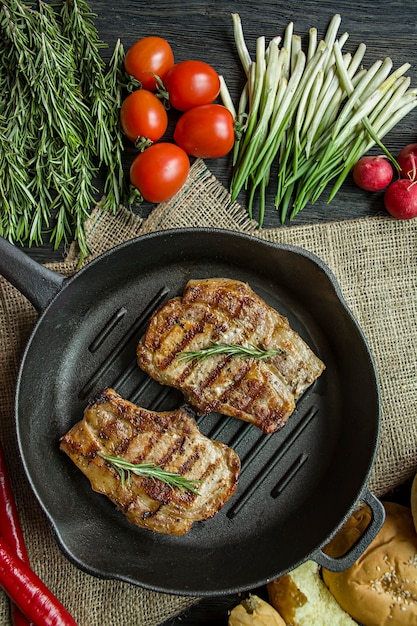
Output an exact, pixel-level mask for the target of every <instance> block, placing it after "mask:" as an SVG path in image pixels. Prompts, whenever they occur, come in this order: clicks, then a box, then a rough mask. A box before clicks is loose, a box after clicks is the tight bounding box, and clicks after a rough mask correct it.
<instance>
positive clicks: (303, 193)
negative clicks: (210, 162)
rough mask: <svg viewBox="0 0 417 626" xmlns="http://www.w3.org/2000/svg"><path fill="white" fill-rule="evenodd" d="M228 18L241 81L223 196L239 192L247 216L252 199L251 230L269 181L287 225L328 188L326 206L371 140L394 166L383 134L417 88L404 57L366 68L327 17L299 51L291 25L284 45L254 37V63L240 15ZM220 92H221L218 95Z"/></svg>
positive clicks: (413, 101) (361, 49)
mask: <svg viewBox="0 0 417 626" xmlns="http://www.w3.org/2000/svg"><path fill="white" fill-rule="evenodd" d="M232 19H233V30H234V38H235V43H236V48H237V52H238V55H239V58H240V61H241V63H242V67H243V69H244V72H245V75H246V85H245V88H244V90H243V92H242V96H241V98H240V102H239V106H238V111H237V113H236V121H237V126H238V128H239V136H238V138H237V140H236V142H235V152H234V158H233V175H232V182H231V187H230V192H231V197H232V200H236V198H237V196H238V195H239V193H240V192H241V191H242V190H247V192H248V212H249V215H250V216H251V217H252V215H253V207H254V204H255V199H256V198H258V203H259V220H258V221H259V226H262V223H263V219H264V213H265V203H266V191H267V188H268V186H269V184H270V183H271V182H273V181H275V185H276V192H275V206H276V209H277V210H278V211H279V212H280V218H281V222H285V220H286V218H287V216H288V215H289V217H290V220H292V219H294V217H295V216H296V215H297V213H298V212H299V211H301V210H302V209H303V208H304V207H305V206H306V205H307V204H308V203H309V202H311V203H314V202H316V201H317V200H318V198H319V197H320V196H321V194H322V193H323V192H324V191H325V189H326V188H327V186H328V185H329V184H332V185H333V186H332V187H331V190H330V194H329V198H328V202H330V201H331V200H332V199H333V198H334V196H335V194H336V193H337V191H338V190H339V189H340V186H341V185H342V184H343V181H344V180H345V179H346V176H347V175H348V173H349V172H350V171H351V169H352V167H353V166H354V164H355V163H356V162H357V161H358V160H359V158H360V157H361V156H362V155H363V154H365V153H366V152H367V151H368V150H370V149H371V148H372V147H373V146H375V145H378V146H379V148H380V149H381V150H382V151H383V152H384V153H385V154H386V155H387V156H388V158H389V159H390V160H391V162H392V163H393V165H394V166H395V167H398V164H397V163H396V161H395V159H394V158H393V157H392V155H391V154H390V152H389V150H388V149H387V148H386V147H385V145H384V144H383V143H382V139H383V138H384V137H385V135H386V134H387V133H388V132H389V131H390V130H391V129H392V128H393V127H394V126H395V125H396V124H397V123H398V122H399V121H400V120H401V119H403V118H404V117H405V116H406V115H407V114H408V113H409V112H410V111H411V110H412V109H413V108H414V107H416V106H417V91H416V89H412V88H410V79H409V78H406V77H405V76H404V74H405V73H406V72H407V71H408V69H409V68H410V65H409V64H408V63H405V64H404V65H402V66H401V67H400V68H398V69H397V70H395V71H392V66H393V63H392V61H391V59H389V58H387V59H385V60H384V61H377V62H376V63H374V64H373V65H372V66H371V67H370V68H368V69H364V68H363V65H362V61H363V57H364V55H365V52H366V46H365V44H360V45H359V46H358V48H357V49H356V51H355V53H354V54H353V55H352V54H350V53H348V52H346V53H343V47H344V45H345V43H346V41H347V40H348V34H347V33H343V34H342V35H341V36H340V37H338V30H339V27H340V24H341V18H340V15H335V16H334V17H333V18H332V20H331V21H330V24H329V26H328V29H327V31H326V33H325V37H324V39H323V40H322V41H318V38H317V30H316V29H315V28H311V29H310V31H309V40H308V46H307V52H306V53H305V52H304V51H303V50H302V46H301V39H300V37H299V36H297V35H295V34H294V32H293V24H292V23H290V24H288V26H287V28H286V30H285V33H284V38H283V40H282V42H281V40H280V39H279V38H275V39H274V40H272V41H271V42H270V43H269V45H268V46H266V44H265V38H264V37H259V38H258V40H257V44H256V57H255V60H254V61H252V59H251V56H250V54H249V51H248V48H247V46H246V43H245V38H244V33H243V27H242V23H241V20H240V17H239V15H238V14H233V15H232ZM226 93H227V90H226V89H225V88H224V89H222V91H221V95H222V97H223V94H226ZM227 102H228V101H227V100H224V104H225V105H226V106H228V104H227ZM231 110H232V109H231ZM274 166H275V169H276V170H277V173H276V175H272V172H273V170H274Z"/></svg>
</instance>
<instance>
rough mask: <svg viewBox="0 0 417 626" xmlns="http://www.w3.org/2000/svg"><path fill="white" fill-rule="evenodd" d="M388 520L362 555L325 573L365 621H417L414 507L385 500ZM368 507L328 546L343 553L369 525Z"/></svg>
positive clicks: (381, 625) (403, 624)
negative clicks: (340, 567) (343, 567)
mask: <svg viewBox="0 0 417 626" xmlns="http://www.w3.org/2000/svg"><path fill="white" fill-rule="evenodd" d="M383 504H384V507H385V511H386V520H385V522H384V524H383V526H382V528H381V530H380V531H379V532H378V534H377V536H376V537H375V539H374V540H373V541H372V542H371V544H370V545H369V546H368V548H367V549H366V550H365V552H364V553H363V554H362V556H360V557H359V559H358V560H357V561H356V563H354V564H353V565H352V566H351V567H350V568H349V569H347V570H345V571H343V572H330V571H328V570H326V569H324V568H323V570H322V575H323V578H324V581H325V583H326V584H327V586H328V588H329V589H330V591H331V593H332V594H333V595H334V597H335V598H336V599H337V601H338V602H339V604H340V605H341V606H342V607H343V608H344V609H345V611H347V612H348V613H349V614H350V615H351V616H352V617H353V618H354V619H355V620H357V621H358V622H360V623H361V624H363V625H364V626H394V625H395V626H411V625H414V626H416V625H417V533H416V531H415V528H414V523H413V518H412V515H411V509H410V508H409V507H406V506H403V505H401V504H394V503H391V502H384V503H383ZM370 518H371V513H370V510H369V509H368V507H363V508H361V509H360V510H358V511H357V512H355V513H354V514H353V515H352V516H351V517H350V518H349V520H348V521H347V522H346V524H345V525H344V526H343V528H342V529H341V530H340V531H339V532H338V533H337V535H336V536H335V537H334V538H333V540H332V541H331V542H330V544H329V546H328V547H326V550H325V551H326V552H327V553H328V554H330V555H331V556H333V557H336V556H341V555H342V554H344V553H345V552H346V551H347V550H348V549H349V548H350V547H351V546H352V545H353V543H354V542H355V540H356V539H357V538H358V537H359V536H360V535H361V534H362V531H363V529H364V528H366V526H367V524H368V523H369V520H370Z"/></svg>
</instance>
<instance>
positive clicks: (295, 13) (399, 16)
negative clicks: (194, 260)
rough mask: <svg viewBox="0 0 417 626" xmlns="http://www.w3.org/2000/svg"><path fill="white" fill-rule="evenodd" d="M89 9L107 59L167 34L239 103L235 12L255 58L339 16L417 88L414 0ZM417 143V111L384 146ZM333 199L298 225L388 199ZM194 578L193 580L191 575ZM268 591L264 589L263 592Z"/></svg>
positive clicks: (215, 607) (206, 1) (196, 612)
mask: <svg viewBox="0 0 417 626" xmlns="http://www.w3.org/2000/svg"><path fill="white" fill-rule="evenodd" d="M89 4H90V7H91V8H92V10H93V11H94V12H95V13H96V14H97V18H96V25H97V28H98V30H99V33H100V36H101V38H102V39H103V41H104V42H105V43H106V44H108V46H109V47H108V49H107V50H106V49H104V50H103V56H104V57H105V58H106V59H108V58H109V57H110V54H111V51H112V49H113V47H114V44H115V42H116V39H117V38H120V39H121V41H122V43H123V45H124V47H125V49H126V50H127V49H128V48H129V47H130V45H131V44H133V43H134V42H135V41H136V40H137V39H139V38H141V37H144V36H146V35H160V36H162V37H165V38H166V39H168V40H169V42H170V43H171V46H172V48H173V51H174V54H175V58H176V60H177V61H180V60H184V59H188V58H196V59H201V60H204V61H207V62H209V63H210V64H212V65H213V66H214V67H215V68H216V69H217V71H218V72H219V73H220V74H222V75H223V76H224V78H225V79H226V82H227V84H228V87H229V89H230V91H231V94H232V96H233V98H234V101H235V102H236V103H237V98H238V96H239V94H240V91H241V89H242V87H243V84H244V75H243V70H242V68H241V65H240V62H239V59H238V57H237V53H236V49H235V44H234V40H233V29H232V19H231V14H232V13H234V12H237V13H239V14H240V16H241V19H242V22H243V27H244V31H245V36H246V40H247V43H248V47H249V49H250V51H251V53H252V54H254V51H255V40H256V37H258V36H260V35H265V37H266V38H267V40H269V39H270V38H271V37H273V36H275V35H277V34H278V35H282V34H283V32H284V29H285V27H286V26H287V24H288V23H289V22H290V21H293V22H294V31H295V33H297V34H299V35H301V36H302V38H303V41H304V42H306V40H307V34H308V31H309V29H310V28H311V27H312V26H315V27H317V29H318V33H319V36H322V35H323V34H324V32H325V30H326V28H327V25H328V23H329V21H330V19H331V17H332V16H333V15H334V14H335V13H340V15H341V17H342V25H341V29H340V32H344V31H347V32H348V33H349V39H348V42H347V43H346V45H345V49H347V50H349V51H351V52H354V50H355V49H356V47H357V45H358V44H359V43H361V42H364V43H365V44H366V45H367V52H366V55H365V58H364V65H365V67H369V66H370V65H371V64H372V63H373V62H374V61H376V60H377V59H384V58H385V57H386V56H390V57H391V58H392V60H393V63H394V68H397V67H399V66H400V65H402V64H403V63H405V62H410V63H412V64H414V65H413V66H412V68H411V69H410V71H409V72H408V75H410V76H411V80H412V85H414V86H416V85H417V71H416V67H415V63H416V61H417V58H416V50H417V29H416V7H415V2H414V0H390V1H389V2H388V1H387V0H361V1H360V2H353V1H351V0H338V1H333V0H316V1H314V0H302V1H300V0H299V1H298V2H295V1H293V0H288V1H287V2H277V1H273V0H262V1H256V2H255V1H254V0H200V1H196V0H183V1H181V0H169V1H162V0H151V1H149V0H129V1H128V0H117V1H113V0H111V1H109V0H106V2H103V1H101V2H100V1H98V0H96V1H93V0H91V1H90V2H89ZM416 141H417V111H416V110H414V111H413V112H412V113H411V114H410V115H409V116H408V117H407V118H406V119H405V120H403V121H402V122H401V123H399V124H398V126H397V127H396V128H395V129H394V130H392V131H391V132H390V134H389V135H388V136H387V137H386V139H385V143H386V145H387V146H388V148H389V149H390V150H391V151H392V152H393V154H397V153H398V151H399V150H400V149H401V148H402V147H403V146H404V145H406V144H408V143H412V142H416ZM125 157H126V163H125V165H126V171H127V170H128V167H129V163H130V161H131V160H132V159H133V151H132V150H131V149H129V148H128V149H127V150H126V153H125ZM207 165H208V167H209V168H210V170H211V171H212V172H213V174H215V175H216V176H217V177H218V179H219V180H220V181H222V182H223V183H224V185H225V186H226V187H228V186H229V183H230V173H231V167H230V158H229V157H225V158H222V159H218V160H213V161H207ZM326 200H327V199H326V195H323V196H322V198H321V199H320V200H319V201H318V202H317V203H316V204H315V205H314V206H311V205H309V206H307V207H306V208H305V209H304V210H303V211H302V212H301V213H300V214H299V215H298V216H297V218H296V220H295V221H294V222H293V223H294V224H308V223H315V222H319V221H324V220H327V221H333V220H345V219H350V218H355V217H362V216H370V215H376V214H379V213H383V212H384V206H383V200H382V194H369V193H366V192H362V191H360V190H359V189H358V188H356V187H355V186H354V184H353V182H352V181H351V180H347V181H346V183H345V184H344V185H343V187H342V189H341V190H340V191H339V193H338V194H337V196H336V198H335V199H334V200H333V202H332V203H331V204H330V205H328V204H327V201H326ZM239 202H240V203H241V204H242V205H243V206H245V196H244V194H242V195H241V196H240V197H239ZM151 208H152V207H150V206H149V205H144V206H143V208H142V209H141V210H142V211H143V212H145V213H146V212H149V211H150V210H151ZM219 226H221V225H219ZM264 226H265V227H277V226H279V218H278V214H277V213H276V211H275V210H274V208H273V203H272V196H271V197H270V198H269V202H268V208H267V212H266V217H265V222H264ZM28 253H29V254H30V255H31V256H33V257H34V258H35V259H37V260H39V261H41V262H46V261H49V260H52V259H57V258H59V257H60V256H61V255H62V250H59V251H58V252H56V253H53V252H52V251H51V250H50V247H49V246H43V247H42V248H38V249H32V250H30V251H28ZM196 567H198V563H196ZM190 575H191V576H192V572H190ZM173 576H175V572H173ZM264 591H265V590H264V589H261V590H258V592H259V593H260V594H263V593H264ZM238 602H239V598H238V597H236V596H224V597H222V598H217V599H205V600H203V601H202V603H201V604H200V605H199V606H197V607H196V608H194V609H191V610H190V611H188V612H187V613H186V615H184V616H181V618H178V619H177V620H170V621H169V622H168V623H167V624H166V625H165V626H176V625H177V624H178V625H180V624H182V625H185V624H194V625H196V624H219V625H221V624H227V611H228V609H229V608H230V607H231V606H233V605H234V604H236V603H238Z"/></svg>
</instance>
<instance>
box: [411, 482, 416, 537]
mask: <svg viewBox="0 0 417 626" xmlns="http://www.w3.org/2000/svg"><path fill="white" fill-rule="evenodd" d="M410 499H411V514H412V516H413V522H414V528H415V529H416V532H417V474H416V475H415V476H414V480H413V482H412V484H411V498H410Z"/></svg>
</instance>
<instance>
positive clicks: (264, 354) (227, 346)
mask: <svg viewBox="0 0 417 626" xmlns="http://www.w3.org/2000/svg"><path fill="white" fill-rule="evenodd" d="M282 353H283V351H282V350H280V349H276V350H267V349H266V348H259V347H258V346H255V345H254V344H252V343H251V344H249V345H248V346H243V345H241V344H237V343H214V342H212V343H211V344H210V345H209V346H207V348H201V350H195V351H192V350H184V351H182V352H178V354H177V359H178V360H179V361H193V360H194V359H197V361H203V360H204V359H208V358H209V357H210V356H215V355H217V354H225V355H228V356H238V357H240V358H242V359H261V360H262V359H268V358H270V357H274V356H277V355H278V354H282Z"/></svg>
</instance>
